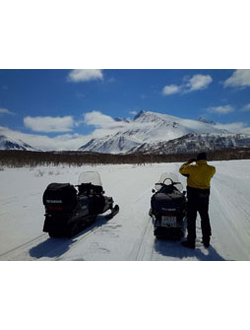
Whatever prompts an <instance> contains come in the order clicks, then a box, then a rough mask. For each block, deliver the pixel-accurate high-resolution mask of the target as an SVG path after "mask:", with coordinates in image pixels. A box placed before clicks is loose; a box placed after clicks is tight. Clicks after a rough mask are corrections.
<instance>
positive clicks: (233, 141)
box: [130, 133, 250, 155]
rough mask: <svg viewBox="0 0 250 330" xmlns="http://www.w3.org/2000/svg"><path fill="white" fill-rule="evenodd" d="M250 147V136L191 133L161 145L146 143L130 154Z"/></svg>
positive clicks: (191, 151) (175, 152)
mask: <svg viewBox="0 0 250 330" xmlns="http://www.w3.org/2000/svg"><path fill="white" fill-rule="evenodd" d="M247 146H248V147H250V135H247V134H228V133H221V134H219V133H210V134H203V133H201V134H198V133H195V134H194V133H190V134H187V135H184V136H182V137H180V138H177V139H174V140H170V141H164V142H159V143H144V144H143V145H141V146H140V147H139V148H134V149H133V150H131V151H130V152H142V153H144V154H157V155H160V154H164V155H167V154H177V153H197V152H199V151H201V150H202V151H211V150H219V149H223V148H238V147H247Z"/></svg>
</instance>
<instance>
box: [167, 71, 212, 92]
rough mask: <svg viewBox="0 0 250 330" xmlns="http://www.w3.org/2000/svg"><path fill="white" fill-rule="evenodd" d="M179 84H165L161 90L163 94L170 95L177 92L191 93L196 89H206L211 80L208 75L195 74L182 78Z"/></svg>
mask: <svg viewBox="0 0 250 330" xmlns="http://www.w3.org/2000/svg"><path fill="white" fill-rule="evenodd" d="M183 81H184V82H183V84H181V85H166V86H165V87H164V88H163V90H162V94H163V95H172V94H177V93H191V92H194V91H198V90H203V89H206V88H207V87H208V86H209V85H210V84H211V82H212V81H213V79H212V77H211V76H209V75H202V74H196V75H194V76H193V77H192V78H189V79H187V78H186V77H185V78H184V79H183Z"/></svg>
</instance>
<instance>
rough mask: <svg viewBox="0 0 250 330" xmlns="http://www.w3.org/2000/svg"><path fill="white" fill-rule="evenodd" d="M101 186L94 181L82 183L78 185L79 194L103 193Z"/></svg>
mask: <svg viewBox="0 0 250 330" xmlns="http://www.w3.org/2000/svg"><path fill="white" fill-rule="evenodd" d="M103 193H104V191H103V189H102V187H101V186H97V185H93V184H92V183H82V184H80V185H78V194H79V195H91V194H103Z"/></svg>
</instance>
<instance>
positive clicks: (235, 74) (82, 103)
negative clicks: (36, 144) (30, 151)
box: [0, 69, 250, 148]
mask: <svg viewBox="0 0 250 330" xmlns="http://www.w3.org/2000/svg"><path fill="white" fill-rule="evenodd" d="M140 110H149V111H154V112H160V113H165V114H170V115H174V116H177V117H181V118H189V119H197V118H198V117H199V116H202V117H205V118H207V119H210V120H213V121H215V122H218V123H222V124H235V123H241V125H240V126H239V127H249V126H250V70H174V69H172V70H150V69H146V70H142V69H141V70H128V69H124V70H114V69H113V70H99V69H94V70H90V69H87V70H32V69H30V70H8V69H5V70H0V128H1V131H0V133H1V132H2V133H5V134H9V135H11V136H13V137H19V138H22V139H23V140H26V141H27V140H29V138H32V139H34V141H35V137H36V138H37V140H38V138H41V139H43V140H44V143H47V142H48V141H51V143H52V141H59V140H60V141H66V140H67V143H68V145H70V141H72V140H74V139H75V142H76V143H77V142H78V141H79V139H80V138H81V139H82V141H83V142H85V141H87V140H88V139H89V137H90V136H91V135H93V133H94V132H95V131H96V130H99V134H101V130H102V129H103V132H102V133H103V134H106V133H107V125H105V124H104V123H106V122H107V121H112V119H114V118H115V117H124V118H125V117H130V118H133V117H134V115H135V114H136V113H138V112H139V111H140ZM76 139H78V140H77V141H76ZM45 140H46V141H47V142H45ZM26 141H25V142H26ZM65 148H67V146H66V147H65Z"/></svg>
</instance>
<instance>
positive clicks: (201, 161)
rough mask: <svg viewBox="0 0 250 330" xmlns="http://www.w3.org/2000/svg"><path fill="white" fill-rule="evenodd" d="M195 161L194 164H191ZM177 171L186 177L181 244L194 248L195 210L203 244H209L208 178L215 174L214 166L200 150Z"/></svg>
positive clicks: (206, 245) (207, 245)
mask: <svg viewBox="0 0 250 330" xmlns="http://www.w3.org/2000/svg"><path fill="white" fill-rule="evenodd" d="M195 161H196V164H192V163H193V162H195ZM179 172H180V173H181V174H182V175H184V176H186V177H187V198H188V205H187V231H188V236H187V240H186V241H183V242H182V243H181V244H182V245H183V246H185V247H189V248H191V249H195V239H196V217H197V211H198V212H199V214H200V217H201V230H202V239H203V245H204V246H205V247H206V248H208V247H209V245H210V236H211V226H210V220H209V215H208V206H209V195H210V180H211V179H212V177H213V175H214V174H215V167H214V166H211V165H208V164H207V155H206V153H205V152H201V153H199V154H198V155H197V159H193V158H192V159H189V160H188V161H187V162H186V163H184V164H183V165H181V167H180V169H179Z"/></svg>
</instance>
